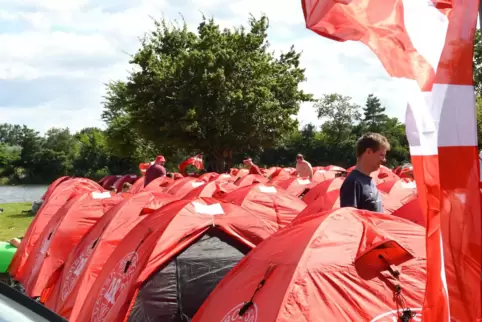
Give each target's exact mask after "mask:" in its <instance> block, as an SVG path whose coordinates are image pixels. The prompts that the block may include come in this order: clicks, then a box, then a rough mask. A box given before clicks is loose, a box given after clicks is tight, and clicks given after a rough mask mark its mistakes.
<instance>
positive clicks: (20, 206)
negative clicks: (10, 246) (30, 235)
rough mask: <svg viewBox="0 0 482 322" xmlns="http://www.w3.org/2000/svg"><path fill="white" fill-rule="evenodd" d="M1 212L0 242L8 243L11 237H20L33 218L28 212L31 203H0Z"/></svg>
mask: <svg viewBox="0 0 482 322" xmlns="http://www.w3.org/2000/svg"><path fill="white" fill-rule="evenodd" d="M0 208H2V209H3V212H2V213H0V241H8V240H10V239H11V238H13V237H21V236H23V234H24V233H25V231H26V230H27V228H28V225H30V222H31V221H32V219H33V218H34V217H33V216H32V214H31V213H26V212H23V211H28V210H30V209H31V208H32V203H31V202H19V203H4V204H1V203H0Z"/></svg>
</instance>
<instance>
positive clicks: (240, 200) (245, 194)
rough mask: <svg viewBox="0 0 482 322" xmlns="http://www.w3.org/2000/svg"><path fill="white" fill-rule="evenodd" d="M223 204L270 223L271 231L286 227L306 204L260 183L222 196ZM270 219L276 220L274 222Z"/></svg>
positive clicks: (273, 187)
mask: <svg viewBox="0 0 482 322" xmlns="http://www.w3.org/2000/svg"><path fill="white" fill-rule="evenodd" d="M216 198H219V199H220V200H222V201H224V202H230V203H233V204H235V205H238V206H241V207H243V208H245V209H247V210H249V211H251V212H252V213H254V214H256V215H258V216H261V217H263V218H266V220H267V222H272V223H273V224H274V226H273V227H272V229H273V231H277V230H278V229H280V228H282V227H284V226H286V225H288V224H289V223H290V222H291V221H292V220H293V219H294V218H295V217H296V216H297V215H298V214H299V213H300V212H301V211H302V210H303V209H304V208H305V207H306V203H305V202H303V201H302V200H300V199H299V198H297V197H295V196H293V195H292V194H290V193H288V192H286V191H284V190H282V189H277V188H276V187H275V186H272V185H265V184H262V183H258V184H254V185H252V186H247V187H242V188H239V189H237V190H235V191H233V192H230V193H227V194H225V195H223V196H219V197H218V196H216ZM272 218H277V219H276V220H275V221H273V220H272Z"/></svg>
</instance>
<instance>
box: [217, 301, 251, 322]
mask: <svg viewBox="0 0 482 322" xmlns="http://www.w3.org/2000/svg"><path fill="white" fill-rule="evenodd" d="M244 304H245V303H241V304H238V305H236V306H235V307H234V308H233V309H231V311H229V312H228V313H227V314H226V315H225V316H224V317H223V318H222V320H221V322H258V306H257V305H256V303H253V305H251V307H250V308H249V309H248V310H247V311H246V312H245V313H244V314H243V316H240V315H239V311H240V310H241V308H242V307H243V306H244Z"/></svg>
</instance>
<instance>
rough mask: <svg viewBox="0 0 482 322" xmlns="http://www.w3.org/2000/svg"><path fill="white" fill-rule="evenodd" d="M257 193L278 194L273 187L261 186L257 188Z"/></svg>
mask: <svg viewBox="0 0 482 322" xmlns="http://www.w3.org/2000/svg"><path fill="white" fill-rule="evenodd" d="M259 191H261V192H263V193H276V192H278V190H276V188H275V187H272V186H271V187H269V186H262V185H260V186H259Z"/></svg>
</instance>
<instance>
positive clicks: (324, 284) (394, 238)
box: [192, 208, 426, 322]
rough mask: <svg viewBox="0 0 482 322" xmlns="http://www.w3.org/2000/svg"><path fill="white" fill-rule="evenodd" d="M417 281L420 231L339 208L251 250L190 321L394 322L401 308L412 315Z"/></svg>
mask: <svg viewBox="0 0 482 322" xmlns="http://www.w3.org/2000/svg"><path fill="white" fill-rule="evenodd" d="M425 280H426V261H425V229H424V228H423V227H421V226H419V225H415V224H413V223H411V222H409V221H407V220H403V219H400V218H397V217H393V216H390V215H383V214H376V213H371V212H364V211H359V210H356V209H353V208H344V209H339V210H335V211H332V212H330V213H327V214H325V215H318V216H314V217H311V218H309V219H307V220H304V221H301V222H299V223H298V224H296V225H295V224H293V225H290V226H289V227H287V228H285V229H283V230H280V231H279V232H277V233H276V234H274V235H273V236H271V237H270V238H269V239H267V240H266V241H265V242H263V243H262V244H260V245H258V246H257V247H256V248H255V249H254V250H253V251H251V253H250V254H248V255H247V256H246V257H245V258H244V259H243V260H242V261H241V262H240V263H239V264H238V265H237V266H236V267H235V268H234V269H233V270H232V271H231V272H230V273H229V274H228V275H227V276H226V277H225V278H224V279H223V280H222V281H221V282H220V283H219V284H218V286H217V287H216V289H215V290H214V291H213V292H212V293H211V295H210V296H209V298H208V299H207V300H206V301H205V302H204V304H203V305H202V307H201V308H200V309H199V310H198V312H197V314H196V315H195V317H194V318H193V320H192V322H212V321H230V322H231V321H233V322H234V321H239V322H240V321H252V322H261V321H262V322H273V321H277V322H293V321H330V322H331V321H388V320H380V318H381V317H384V316H389V317H390V318H393V321H396V320H398V318H397V316H398V315H399V314H402V312H401V310H403V309H405V308H410V312H408V313H410V314H413V313H418V312H419V310H420V308H421V307H422V303H423V298H424V291H425ZM397 309H400V312H399V313H398V314H397V313H396V312H397V311H396V310H397ZM394 310H395V311H394ZM408 313H407V314H408ZM240 314H241V316H240ZM390 321H392V320H390Z"/></svg>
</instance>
